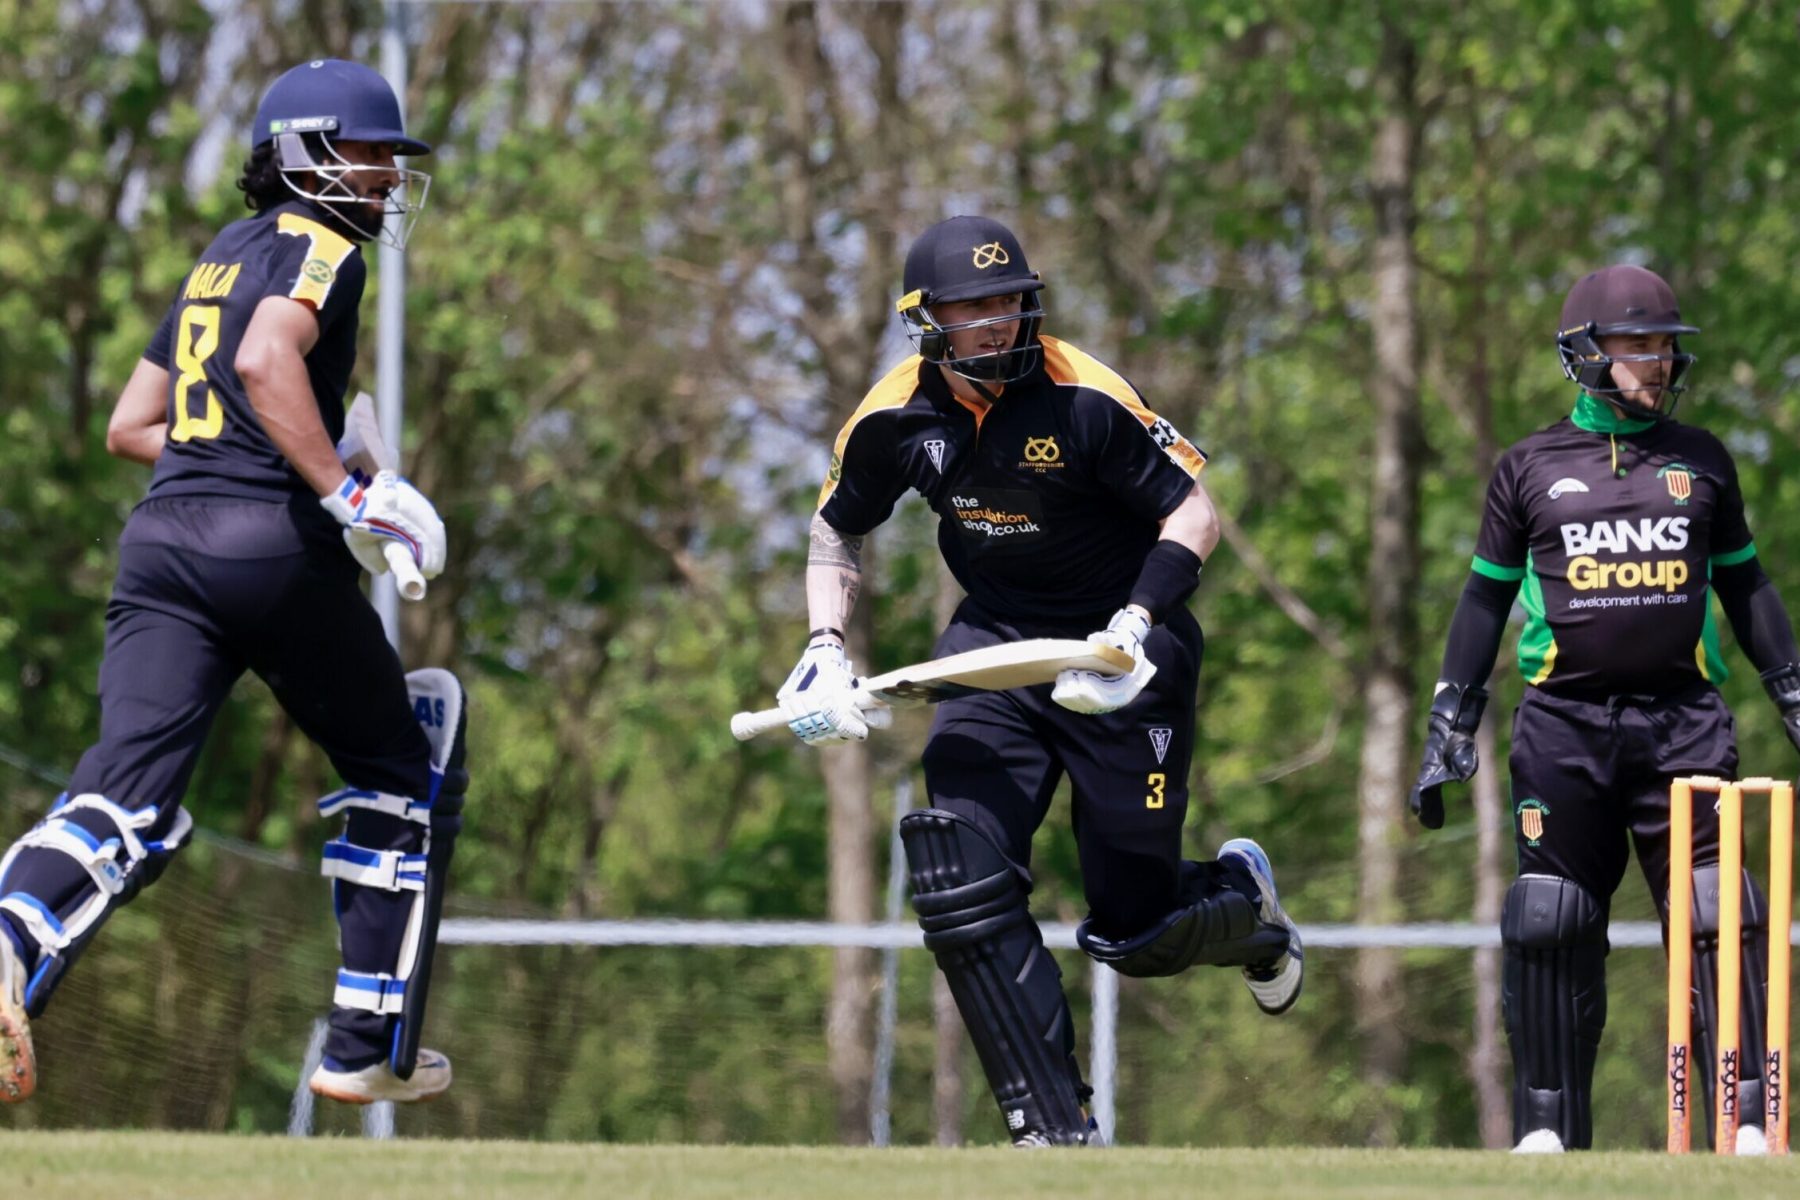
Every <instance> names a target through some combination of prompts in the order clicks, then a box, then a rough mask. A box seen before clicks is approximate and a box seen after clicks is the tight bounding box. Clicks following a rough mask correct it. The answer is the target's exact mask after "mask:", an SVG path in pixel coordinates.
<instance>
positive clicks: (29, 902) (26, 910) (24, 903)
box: [0, 892, 69, 954]
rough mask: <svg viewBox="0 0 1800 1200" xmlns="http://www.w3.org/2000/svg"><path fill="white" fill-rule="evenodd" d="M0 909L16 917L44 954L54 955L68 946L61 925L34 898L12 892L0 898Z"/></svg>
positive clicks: (66, 933)
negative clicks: (42, 949)
mask: <svg viewBox="0 0 1800 1200" xmlns="http://www.w3.org/2000/svg"><path fill="white" fill-rule="evenodd" d="M0 909H4V910H5V911H7V912H9V913H11V914H12V915H13V916H15V917H17V918H18V919H19V923H20V924H21V925H23V926H24V927H25V931H26V932H27V933H29V934H30V935H31V936H32V937H33V938H35V939H36V940H37V944H38V945H40V946H42V947H43V948H44V951H45V952H46V953H48V954H55V953H56V952H57V951H58V950H61V949H62V948H63V947H64V946H66V945H68V944H69V935H68V932H67V930H66V929H65V928H64V927H63V923H62V922H61V921H59V920H57V919H56V914H55V913H53V912H51V911H50V910H49V909H48V908H45V907H44V905H43V902H42V901H40V900H39V899H38V898H37V897H36V896H29V895H26V894H25V893H24V892H13V893H12V894H11V895H9V896H6V897H3V898H0Z"/></svg>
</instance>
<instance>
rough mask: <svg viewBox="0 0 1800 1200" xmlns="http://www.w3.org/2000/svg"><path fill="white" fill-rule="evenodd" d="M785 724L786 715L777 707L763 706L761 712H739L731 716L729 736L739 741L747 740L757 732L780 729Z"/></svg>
mask: <svg viewBox="0 0 1800 1200" xmlns="http://www.w3.org/2000/svg"><path fill="white" fill-rule="evenodd" d="M786 724H787V717H786V716H785V715H784V714H783V713H782V711H781V710H780V709H779V708H765V709H763V710H762V711H761V712H741V713H738V714H737V715H735V716H734V717H732V718H731V736H732V737H734V738H736V739H737V740H738V741H740V742H747V741H749V740H750V739H751V738H753V737H755V736H756V735H757V734H759V733H767V732H769V730H771V729H780V728H782V727H784V726H785V725H786Z"/></svg>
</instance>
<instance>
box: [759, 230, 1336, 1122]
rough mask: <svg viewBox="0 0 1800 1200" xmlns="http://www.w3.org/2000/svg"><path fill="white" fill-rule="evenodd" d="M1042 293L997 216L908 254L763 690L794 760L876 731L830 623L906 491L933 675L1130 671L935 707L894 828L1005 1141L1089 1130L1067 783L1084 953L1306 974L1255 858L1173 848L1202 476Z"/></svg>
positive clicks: (1211, 519)
mask: <svg viewBox="0 0 1800 1200" xmlns="http://www.w3.org/2000/svg"><path fill="white" fill-rule="evenodd" d="M1042 287H1043V284H1042V282H1041V281H1040V280H1039V278H1038V276H1037V274H1036V273H1035V272H1033V271H1032V270H1031V269H1030V268H1029V267H1028V266H1027V265H1026V261H1025V252H1024V250H1023V248H1022V247H1021V246H1020V245H1019V242H1018V239H1017V238H1015V237H1014V236H1013V235H1012V233H1011V231H1009V230H1008V229H1007V228H1006V227H1005V226H1003V225H1001V224H1000V223H999V222H997V221H992V220H988V219H986V218H982V217H953V218H951V219H950V220H947V221H944V222H941V223H939V224H938V225H935V226H933V227H932V228H931V229H929V230H927V231H926V232H925V233H924V234H923V235H921V237H920V238H919V240H918V241H917V242H916V243H915V244H914V245H913V247H912V249H911V251H910V252H909V253H908V255H907V258H906V267H905V276H904V284H903V291H904V293H905V294H904V296H903V297H902V298H901V300H900V302H899V310H900V313H901V315H902V318H903V319H904V320H905V322H906V324H907V327H908V333H909V335H910V336H911V338H912V340H913V343H914V345H915V346H916V347H917V348H918V351H919V352H918V353H917V354H915V355H912V356H911V357H909V358H907V359H906V360H904V361H903V362H901V363H900V364H899V365H898V366H896V367H895V368H894V369H893V370H892V371H890V372H889V373H888V375H887V376H886V377H885V378H884V379H882V380H881V381H880V382H879V383H877V384H876V385H875V387H874V388H873V390H871V391H870V392H869V394H868V396H867V398H866V399H864V401H863V402H862V404H861V405H860V406H859V407H858V408H857V409H856V411H855V413H854V414H853V415H852V416H851V417H850V420H849V422H848V423H847V424H846V425H845V426H844V429H843V432H842V433H841V434H840V435H839V437H838V441H837V448H836V453H835V455H834V457H833V460H832V464H831V470H830V476H829V478H828V479H827V480H826V483H825V486H824V489H823V491H822V492H821V494H820V497H819V509H818V514H817V516H816V517H815V518H814V520H813V526H812V550H811V552H810V554H809V555H808V564H807V602H808V610H809V614H810V616H811V621H812V625H813V631H812V635H811V640H810V644H809V645H808V646H807V649H806V652H805V654H804V655H803V657H802V658H801V660H800V663H799V665H797V666H796V667H795V668H794V671H793V673H792V674H791V675H790V676H789V677H788V681H787V683H786V684H784V685H783V687H782V689H781V691H780V693H779V695H778V700H779V702H780V704H781V706H782V708H783V709H784V710H785V712H786V713H787V715H788V718H789V726H790V728H791V729H792V730H793V731H794V733H795V734H796V735H797V736H799V737H801V738H802V739H803V740H805V741H807V742H809V743H813V744H821V743H828V742H833V741H843V740H846V739H851V738H862V737H865V736H867V733H868V725H867V722H866V721H865V720H864V717H863V715H862V714H861V712H860V711H859V709H858V706H857V702H856V695H855V691H854V687H853V679H854V676H853V673H852V671H851V669H850V664H849V661H848V659H847V658H846V655H845V652H844V641H843V629H844V625H845V622H846V619H847V618H848V616H849V614H850V611H851V606H852V605H853V604H854V602H855V600H856V596H857V593H858V591H859V590H860V587H861V580H862V570H861V546H862V538H863V536H864V535H865V534H867V533H868V532H869V531H870V530H872V529H873V528H875V526H877V525H879V524H881V523H882V522H883V521H885V520H886V519H887V518H888V516H889V515H890V514H891V513H892V512H893V510H894V505H895V503H896V502H897V501H898V500H899V499H900V497H901V496H902V495H903V494H904V493H906V492H907V491H909V490H912V491H917V492H919V493H920V494H921V495H923V496H924V498H925V500H926V502H927V503H929V504H930V505H931V507H932V509H933V510H934V511H935V512H936V513H937V515H938V547H939V549H940V551H941V552H942V554H943V556H944V561H945V562H946V563H947V564H948V565H949V567H950V570H951V571H952V572H953V573H954V574H955V576H956V579H957V581H958V582H959V583H961V584H962V586H963V588H964V590H965V591H967V593H968V597H967V599H966V600H964V601H963V603H962V605H961V606H960V607H959V608H958V609H957V611H956V615H955V616H954V618H952V620H951V622H950V624H949V626H948V628H946V629H945V630H944V632H943V634H942V635H941V636H940V637H939V639H938V642H937V647H936V649H935V651H934V652H933V653H934V656H942V655H947V654H953V653H957V652H960V651H965V650H972V649H976V648H978V647H982V646H991V645H994V644H996V643H1000V642H1007V641H1014V640H1017V639H1021V638H1034V637H1064V638H1066V637H1078V638H1079V637H1087V636H1093V637H1096V638H1099V639H1101V640H1104V641H1106V642H1107V643H1108V644H1110V645H1112V646H1115V647H1117V648H1118V649H1121V650H1124V651H1125V652H1126V653H1128V654H1130V655H1131V656H1132V658H1133V659H1134V660H1135V661H1136V663H1137V666H1136V668H1135V669H1134V670H1133V671H1132V672H1131V673H1130V674H1127V675H1123V676H1119V677H1116V678H1114V677H1103V676H1100V675H1097V674H1094V673H1091V672H1082V671H1065V672H1063V675H1062V676H1061V677H1060V678H1059V679H1058V680H1057V682H1056V683H1055V685H1054V686H1052V685H1044V686H1041V687H1030V688H1019V689H1016V690H1013V691H1008V692H987V693H980V694H976V695H971V696H966V697H962V698H958V699H953V700H949V701H946V702H944V703H943V704H941V705H939V707H938V711H937V717H936V720H935V722H934V723H933V725H932V730H931V736H930V739H929V740H928V742H927V743H926V746H925V761H924V765H925V784H926V788H927V790H928V792H929V793H930V807H929V808H926V809H923V810H920V811H917V812H914V813H911V814H909V815H908V816H906V817H905V818H904V819H903V820H902V821H901V825H900V832H901V837H902V840H903V841H904V843H905V847H906V856H907V862H908V864H909V865H910V867H911V872H912V890H913V906H914V908H915V909H916V910H917V912H918V915H919V922H920V924H921V925H922V926H923V927H924V929H925V944H926V946H927V947H928V948H930V949H931V950H932V951H934V952H935V953H936V955H937V961H938V965H939V967H940V968H941V969H942V970H943V972H944V976H945V979H946V981H947V982H948V983H949V986H950V990H951V993H952V994H953V995H954V996H955V998H956V1003H957V1007H958V1009H959V1010H960V1011H961V1013H962V1017H963V1021H964V1023H965V1024H966V1025H967V1026H968V1029H969V1034H970V1038H971V1040H972V1041H973V1042H974V1043H975V1048H976V1051H977V1053H978V1054H979V1056H980V1059H981V1064H982V1068H983V1070H984V1071H985V1072H986V1074H987V1078H988V1082H989V1084H990V1085H991V1086H992V1088H993V1091H994V1097H995V1100H996V1101H997V1102H998V1104H999V1106H1000V1110H1001V1114H1002V1117H1003V1118H1004V1120H1005V1122H1006V1129H1007V1134H1008V1136H1009V1137H1011V1139H1012V1140H1013V1142H1014V1143H1015V1144H1016V1145H1020V1146H1048V1145H1085V1144H1091V1143H1092V1142H1093V1141H1094V1140H1095V1139H1096V1137H1097V1131H1096V1130H1095V1129H1094V1128H1093V1127H1092V1126H1091V1123H1090V1120H1089V1118H1088V1116H1087V1115H1086V1113H1085V1112H1084V1110H1083V1102H1084V1101H1085V1100H1086V1098H1087V1097H1088V1095H1089V1094H1090V1091H1091V1089H1089V1088H1088V1087H1087V1085H1086V1084H1085V1083H1084V1082H1083V1081H1082V1078H1081V1073H1080V1070H1079V1069H1078V1067H1077V1065H1076V1061H1075V1038H1074V1029H1073V1026H1072V1023H1071V1021H1070V1016H1069V1006H1068V1002H1067V1000H1066V999H1065V998H1064V995H1063V989H1062V978H1061V974H1060V972H1059V971H1058V969H1057V966H1056V963H1055V961H1054V960H1053V959H1051V957H1050V955H1049V954H1048V953H1047V952H1046V951H1045V949H1044V945H1043V938H1042V936H1041V934H1040V933H1039V930H1038V926H1037V922H1036V921H1035V920H1034V919H1033V918H1032V916H1031V913H1030V911H1029V909H1028V907H1027V897H1028V896H1029V894H1030V891H1031V872H1030V854H1031V837H1032V833H1033V832H1034V831H1035V830H1036V829H1037V827H1038V826H1039V825H1040V824H1041V823H1042V822H1043V819H1044V815H1045V813H1046V811H1047V810H1048V808H1049V805H1050V800H1051V796H1052V794H1053V793H1054V791H1055V790H1056V787H1057V784H1058V782H1059V781H1060V780H1061V779H1062V777H1063V776H1064V775H1065V774H1066V775H1067V776H1068V777H1069V779H1070V782H1071V784H1072V788H1073V792H1074V822H1075V834H1076V839H1077V842H1078V845H1079V849H1080V857H1081V870H1082V881H1083V886H1084V888H1085V890H1086V893H1087V900H1088V904H1089V915H1088V918H1087V920H1086V921H1084V922H1083V923H1082V925H1081V928H1080V931H1079V933H1078V935H1077V936H1078V940H1079V941H1080V943H1081V947H1082V949H1083V950H1085V951H1086V952H1087V953H1088V954H1089V955H1091V956H1092V957H1093V958H1095V959H1096V960H1098V961H1100V962H1104V963H1107V964H1110V965H1111V966H1112V967H1113V968H1114V969H1116V970H1118V971H1121V972H1123V973H1125V974H1130V975H1172V974H1175V973H1176V972H1178V971H1182V970H1184V969H1186V968H1187V967H1189V966H1191V965H1195V964H1199V963H1210V964H1214V965H1219V966H1232V967H1238V968H1241V969H1242V971H1243V975H1244V978H1245V981H1246V982H1247V983H1248V985H1249V987H1250V990H1251V993H1252V995H1253V997H1254V998H1255V1000H1256V1003H1257V1004H1258V1005H1259V1006H1260V1007H1261V1008H1262V1009H1263V1010H1264V1011H1265V1012H1269V1013H1271V1014H1273V1013H1280V1012H1285V1011H1286V1010H1287V1009H1288V1008H1289V1007H1290V1006H1292V1004H1293V1003H1294V1001H1295V999H1296V998H1297V997H1298V995H1299V992H1300V982H1301V973H1302V965H1303V963H1302V958H1301V947H1300V935H1299V931H1298V930H1297V929H1296V928H1295V926H1294V924H1293V922H1292V921H1290V920H1289V919H1288V917H1287V915H1286V914H1285V913H1284V912H1283V911H1282V909H1281V905H1280V901H1279V899H1278V897H1277V895H1276V891H1275V884H1274V879H1273V872H1272V871H1271V869H1270V867H1269V862H1268V858H1267V856H1266V855H1265V854H1264V853H1263V851H1262V849H1261V848H1260V847H1259V846H1257V845H1256V843H1255V842H1253V841H1251V840H1250V839H1248V838H1234V839H1232V840H1230V841H1228V842H1226V843H1225V845H1224V846H1222V847H1221V848H1220V850H1219V855H1218V858H1217V860H1216V861H1210V862H1193V861H1183V859H1182V857H1181V853H1180V851H1181V826H1182V818H1183V817H1184V816H1185V814H1186V811H1187V797H1188V790H1187V775H1188V765H1189V760H1190V757H1191V755H1192V750H1193V739H1194V719H1195V718H1194V694H1195V688H1196V686H1197V681H1198V678H1199V671H1200V656H1201V637H1200V627H1199V625H1198V624H1197V623H1196V622H1195V620H1194V617H1193V614H1191V613H1190V612H1189V611H1188V609H1187V599H1188V597H1189V596H1190V595H1191V594H1192V593H1193V591H1194V590H1195V587H1196V585H1197V584H1198V582H1199V572H1200V565H1201V555H1203V554H1204V553H1206V552H1208V551H1210V550H1211V549H1212V547H1213V544H1214V543H1215V542H1216V541H1217V540H1218V531H1217V522H1216V517H1215V516H1214V514H1213V509H1212V505H1211V502H1210V501H1209V500H1208V499H1207V497H1206V492H1205V489H1204V488H1202V487H1201V486H1200V483H1199V475H1200V471H1201V468H1202V466H1203V465H1204V464H1205V461H1206V459H1205V456H1204V455H1203V454H1201V453H1200V451H1199V450H1198V449H1196V448H1195V447H1194V446H1193V445H1192V443H1190V442H1189V441H1188V440H1187V439H1186V438H1184V437H1182V436H1181V434H1180V433H1179V432H1177V431H1176V429H1175V427H1174V426H1173V425H1171V424H1170V423H1169V422H1168V421H1166V420H1164V419H1163V418H1161V417H1158V416H1157V415H1156V414H1155V413H1154V412H1152V411H1151V410H1150V409H1149V408H1148V407H1147V406H1146V405H1145V404H1144V402H1143V400H1142V399H1141V398H1140V397H1139V396H1138V394H1137V391H1136V390H1135V389H1134V388H1133V387H1132V386H1131V384H1129V383H1127V382H1126V381H1125V380H1124V379H1123V378H1122V377H1120V376H1119V374H1118V373H1117V372H1115V371H1113V370H1112V369H1111V368H1110V367H1108V366H1106V365H1105V364H1104V363H1102V362H1100V361H1098V360H1097V359H1095V358H1093V357H1091V356H1090V355H1088V354H1085V353H1083V352H1082V351H1081V350H1079V349H1077V348H1075V347H1074V346H1071V345H1069V344H1068V343H1066V342H1062V341H1059V340H1057V339H1055V338H1051V337H1046V336H1042V335H1041V334H1040V332H1039V329H1040V326H1041V324H1042V322H1043V319H1044V310H1043V307H1042V305H1041V303H1040V297H1039V293H1040V290H1041V288H1042ZM1096 630H1098V631H1099V632H1097V633H1096V632H1095V631H1096Z"/></svg>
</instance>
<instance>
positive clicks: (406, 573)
mask: <svg viewBox="0 0 1800 1200" xmlns="http://www.w3.org/2000/svg"><path fill="white" fill-rule="evenodd" d="M337 452H338V458H339V459H340V460H341V461H342V462H343V464H344V468H345V469H346V470H347V471H349V472H350V474H351V476H352V477H353V478H354V479H355V480H356V482H357V484H358V485H360V486H362V487H368V486H369V485H370V484H371V483H374V482H375V476H377V475H379V474H380V473H381V472H383V471H398V470H399V469H400V456H399V455H398V454H396V453H395V452H394V449H393V447H392V446H389V445H388V444H387V442H386V441H384V440H383V439H382V436H381V422H380V421H378V420H377V419H376V417H375V402H374V401H373V400H371V399H369V393H367V392H358V393H356V399H355V400H354V401H352V402H351V404H350V411H349V412H347V413H345V414H344V436H343V437H341V438H339V439H338V444H337ZM381 553H382V555H383V557H385V558H386V559H387V564H388V569H389V570H391V571H393V573H394V583H395V585H396V586H397V587H398V588H399V589H400V595H401V596H402V597H404V598H405V599H407V600H415V601H416V600H423V599H424V598H425V576H423V575H421V574H419V564H418V563H416V562H414V561H413V556H412V551H410V550H408V549H407V548H406V547H405V546H402V545H401V544H400V543H399V542H394V541H390V542H387V543H386V544H385V545H383V546H382V548H381Z"/></svg>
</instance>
